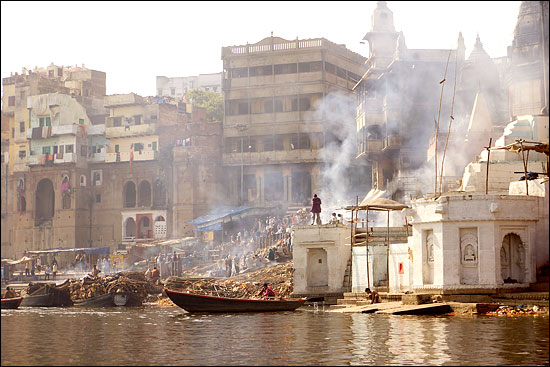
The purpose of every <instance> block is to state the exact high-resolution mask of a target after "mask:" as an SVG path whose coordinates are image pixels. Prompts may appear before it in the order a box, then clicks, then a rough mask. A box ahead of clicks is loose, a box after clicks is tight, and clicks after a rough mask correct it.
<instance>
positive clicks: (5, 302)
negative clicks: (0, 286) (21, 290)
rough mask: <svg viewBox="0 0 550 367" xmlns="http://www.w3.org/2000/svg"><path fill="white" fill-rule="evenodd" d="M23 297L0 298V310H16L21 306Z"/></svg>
mask: <svg viewBox="0 0 550 367" xmlns="http://www.w3.org/2000/svg"><path fill="white" fill-rule="evenodd" d="M22 300H23V297H15V298H2V309H12V310H13V309H16V308H17V307H19V305H20V304H21V301H22Z"/></svg>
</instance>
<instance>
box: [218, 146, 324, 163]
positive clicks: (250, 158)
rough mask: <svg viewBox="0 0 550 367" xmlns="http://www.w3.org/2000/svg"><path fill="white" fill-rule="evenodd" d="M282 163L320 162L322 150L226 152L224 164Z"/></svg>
mask: <svg viewBox="0 0 550 367" xmlns="http://www.w3.org/2000/svg"><path fill="white" fill-rule="evenodd" d="M241 154H242V164H243V165H256V164H281V163H298V162H304V161H306V162H320V161H322V160H323V159H322V157H321V151H320V150H318V149H313V150H309V149H295V150H276V151H270V152H245V153H224V154H223V164H224V165H226V166H239V165H240V164H241Z"/></svg>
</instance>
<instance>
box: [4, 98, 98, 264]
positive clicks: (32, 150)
mask: <svg viewBox="0 0 550 367" xmlns="http://www.w3.org/2000/svg"><path fill="white" fill-rule="evenodd" d="M27 109H28V118H29V128H28V129H27V134H26V139H28V142H29V155H28V157H27V161H26V166H27V167H28V169H27V170H21V171H15V172H13V173H12V174H11V175H10V176H9V177H8V193H7V194H6V195H5V196H4V195H3V201H4V199H5V200H6V204H7V208H6V214H7V220H6V225H7V227H6V229H5V230H6V232H7V234H8V236H7V243H4V244H3V245H5V246H3V248H2V253H5V254H6V256H13V255H15V254H19V255H20V254H21V252H22V251H25V250H44V249H50V248H54V247H75V246H86V245H89V244H90V242H89V236H90V234H91V227H90V225H89V224H90V212H89V200H88V192H87V190H86V186H87V176H88V165H89V161H90V160H91V159H90V158H91V157H90V156H89V152H88V147H89V146H91V145H92V144H93V142H94V141H97V140H100V141H101V140H103V142H104V143H105V139H104V137H103V139H102V136H104V132H105V127H104V125H92V124H91V121H90V118H89V117H88V115H87V113H86V109H85V108H84V106H82V105H81V104H80V103H79V102H78V101H76V100H75V98H73V97H72V96H71V95H68V94H62V93H49V94H41V95H34V96H30V97H28V98H27Z"/></svg>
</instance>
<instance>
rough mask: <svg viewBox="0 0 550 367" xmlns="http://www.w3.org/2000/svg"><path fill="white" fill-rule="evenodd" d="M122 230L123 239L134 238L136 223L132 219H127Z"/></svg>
mask: <svg viewBox="0 0 550 367" xmlns="http://www.w3.org/2000/svg"><path fill="white" fill-rule="evenodd" d="M124 229H125V233H124V237H134V238H135V237H136V221H135V220H134V218H128V219H127V220H126V225H125V226H124Z"/></svg>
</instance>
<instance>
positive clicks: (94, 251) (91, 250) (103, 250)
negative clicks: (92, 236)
mask: <svg viewBox="0 0 550 367" xmlns="http://www.w3.org/2000/svg"><path fill="white" fill-rule="evenodd" d="M79 251H83V252H85V253H86V255H108V254H109V252H110V251H111V248H110V247H109V246H105V247H79V248H60V249H52V250H37V251H27V253H28V254H35V255H40V254H57V253H59V252H79Z"/></svg>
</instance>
